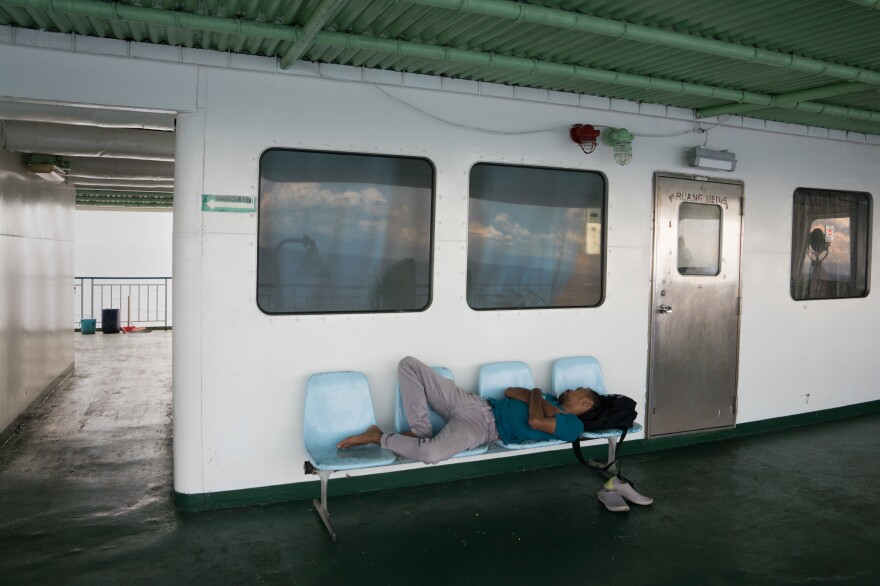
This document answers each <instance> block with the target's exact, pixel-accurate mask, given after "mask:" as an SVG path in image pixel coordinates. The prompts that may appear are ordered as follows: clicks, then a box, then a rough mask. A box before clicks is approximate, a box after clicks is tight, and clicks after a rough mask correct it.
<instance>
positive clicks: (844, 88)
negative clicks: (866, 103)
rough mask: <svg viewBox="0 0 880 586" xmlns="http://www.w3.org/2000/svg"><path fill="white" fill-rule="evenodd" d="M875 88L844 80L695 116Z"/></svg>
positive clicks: (726, 106)
mask: <svg viewBox="0 0 880 586" xmlns="http://www.w3.org/2000/svg"><path fill="white" fill-rule="evenodd" d="M878 1H880V0H878ZM873 89H876V88H875V87H874V86H872V85H868V84H864V83H852V82H848V81H845V82H843V83H836V84H833V85H826V86H822V87H816V88H810V89H807V90H800V91H796V92H789V93H786V94H776V95H775V96H773V103H771V104H770V105H769V106H760V105H758V104H725V105H723V106H714V107H712V108H701V109H699V110H696V115H697V118H710V117H712V116H724V115H727V114H744V113H746V112H752V111H755V110H764V109H766V108H768V107H769V108H779V107H781V105H782V104H792V103H793V102H807V101H811V100H821V99H823V98H830V97H833V96H842V95H844V94H851V93H855V92H863V91H867V90H873Z"/></svg>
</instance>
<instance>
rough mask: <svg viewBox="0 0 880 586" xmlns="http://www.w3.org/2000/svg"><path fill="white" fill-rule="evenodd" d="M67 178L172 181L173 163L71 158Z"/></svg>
mask: <svg viewBox="0 0 880 586" xmlns="http://www.w3.org/2000/svg"><path fill="white" fill-rule="evenodd" d="M68 161H69V162H70V172H69V173H68V174H67V176H68V177H77V178H80V177H82V178H86V177H91V178H94V179H150V180H153V181H173V180H174V163H166V162H164V161H142V160H138V159H101V158H97V157H71V158H69V159H68Z"/></svg>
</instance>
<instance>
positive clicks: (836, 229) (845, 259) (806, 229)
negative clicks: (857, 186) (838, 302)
mask: <svg viewBox="0 0 880 586" xmlns="http://www.w3.org/2000/svg"><path fill="white" fill-rule="evenodd" d="M793 204H794V205H793V208H794V209H793V213H792V230H791V297H792V299H796V300H804V299H839V298H844V297H864V296H866V295H867V294H868V266H869V250H870V248H869V246H870V241H871V233H870V232H871V195H870V194H868V193H860V192H852V191H835V190H830V189H809V188H800V189H797V190H795V192H794V200H793Z"/></svg>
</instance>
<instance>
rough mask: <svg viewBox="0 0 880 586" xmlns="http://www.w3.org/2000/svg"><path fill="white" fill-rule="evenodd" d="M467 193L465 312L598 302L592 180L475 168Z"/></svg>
mask: <svg viewBox="0 0 880 586" xmlns="http://www.w3.org/2000/svg"><path fill="white" fill-rule="evenodd" d="M470 196H471V197H470V202H469V224H468V303H469V304H470V305H471V307H475V308H489V307H551V306H577V305H581V306H586V305H589V304H591V303H598V302H599V297H600V295H601V291H600V285H601V256H600V254H601V233H602V229H601V226H602V220H603V218H602V207H603V206H602V203H603V202H602V199H603V196H604V180H603V179H602V177H601V176H600V175H598V174H596V173H589V172H582V171H568V170H558V169H537V168H528V167H512V166H505V165H491V164H479V165H476V166H475V167H474V168H473V170H472V172H471V193H470ZM587 289H589V292H587Z"/></svg>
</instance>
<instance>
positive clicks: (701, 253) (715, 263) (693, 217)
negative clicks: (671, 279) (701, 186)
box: [678, 203, 721, 276]
mask: <svg viewBox="0 0 880 586" xmlns="http://www.w3.org/2000/svg"><path fill="white" fill-rule="evenodd" d="M720 264H721V208H720V207H718V206H714V205H704V204H697V203H683V204H681V206H679V208H678V272H679V274H682V275H704V276H705V275H709V276H714V275H717V274H718V271H719V266H720Z"/></svg>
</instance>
